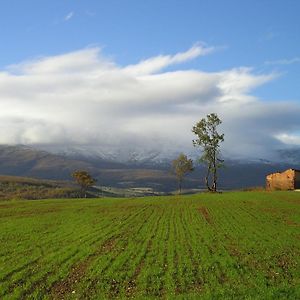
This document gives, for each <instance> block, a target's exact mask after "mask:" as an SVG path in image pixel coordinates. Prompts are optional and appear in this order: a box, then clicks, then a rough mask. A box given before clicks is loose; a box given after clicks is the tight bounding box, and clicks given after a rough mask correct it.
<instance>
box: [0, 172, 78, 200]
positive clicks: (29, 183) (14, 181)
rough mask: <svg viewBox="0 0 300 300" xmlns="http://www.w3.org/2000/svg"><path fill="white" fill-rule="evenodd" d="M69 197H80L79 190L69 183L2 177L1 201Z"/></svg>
mask: <svg viewBox="0 0 300 300" xmlns="http://www.w3.org/2000/svg"><path fill="white" fill-rule="evenodd" d="M68 197H78V188H77V187H76V186H75V185H74V184H72V183H71V182H68V181H57V180H45V179H44V180H43V179H36V178H29V177H17V176H7V175H6V176H3V175H0V199H4V200H10V199H46V198H68Z"/></svg>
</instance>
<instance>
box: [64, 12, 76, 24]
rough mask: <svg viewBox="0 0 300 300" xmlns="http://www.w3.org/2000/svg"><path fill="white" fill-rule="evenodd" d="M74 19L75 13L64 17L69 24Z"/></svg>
mask: <svg viewBox="0 0 300 300" xmlns="http://www.w3.org/2000/svg"><path fill="white" fill-rule="evenodd" d="M73 17H74V12H73V11H71V12H69V13H68V14H67V15H66V16H65V17H64V20H65V21H66V22H67V21H69V20H71V19H72V18H73Z"/></svg>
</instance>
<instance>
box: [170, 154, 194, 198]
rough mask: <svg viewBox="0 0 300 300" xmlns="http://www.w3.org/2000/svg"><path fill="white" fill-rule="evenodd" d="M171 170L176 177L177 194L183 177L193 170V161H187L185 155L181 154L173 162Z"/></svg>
mask: <svg viewBox="0 0 300 300" xmlns="http://www.w3.org/2000/svg"><path fill="white" fill-rule="evenodd" d="M172 169H173V172H174V173H175V175H176V177H177V182H178V190H179V193H181V186H182V182H183V178H184V176H185V175H186V174H187V173H189V172H192V171H193V170H194V168H193V161H192V160H191V159H188V158H187V156H186V155H185V154H183V153H181V154H179V156H178V157H177V158H176V159H174V160H173V162H172Z"/></svg>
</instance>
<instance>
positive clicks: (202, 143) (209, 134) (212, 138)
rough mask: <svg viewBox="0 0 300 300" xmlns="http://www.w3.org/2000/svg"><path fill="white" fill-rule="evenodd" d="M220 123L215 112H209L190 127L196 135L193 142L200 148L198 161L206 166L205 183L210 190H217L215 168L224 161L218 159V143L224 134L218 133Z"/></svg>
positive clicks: (221, 140)
mask: <svg viewBox="0 0 300 300" xmlns="http://www.w3.org/2000/svg"><path fill="white" fill-rule="evenodd" d="M221 123H222V121H221V120H220V119H219V117H218V116H217V114H215V113H211V114H209V115H207V116H206V118H203V119H201V120H200V121H199V122H198V123H197V124H196V125H195V126H194V127H193V129H192V132H193V133H194V134H195V135H197V137H198V138H197V139H195V140H193V144H194V146H199V147H201V148H202V156H201V157H200V161H201V162H203V163H204V164H205V165H206V166H207V173H206V176H205V184H206V186H207V189H208V190H209V191H212V192H216V191H217V179H218V177H217V170H218V169H219V168H220V167H221V166H222V165H223V162H224V161H223V160H221V159H220V143H221V142H223V141H224V134H219V133H218V131H217V127H218V126H219V125H220V124H221Z"/></svg>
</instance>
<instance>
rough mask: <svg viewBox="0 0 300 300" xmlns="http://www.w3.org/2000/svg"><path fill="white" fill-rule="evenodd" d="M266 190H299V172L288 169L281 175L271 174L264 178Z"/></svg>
mask: <svg viewBox="0 0 300 300" xmlns="http://www.w3.org/2000/svg"><path fill="white" fill-rule="evenodd" d="M266 189H267V190H296V189H300V170H295V169H288V170H286V171H284V172H282V173H273V174H270V175H268V176H267V177H266Z"/></svg>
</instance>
